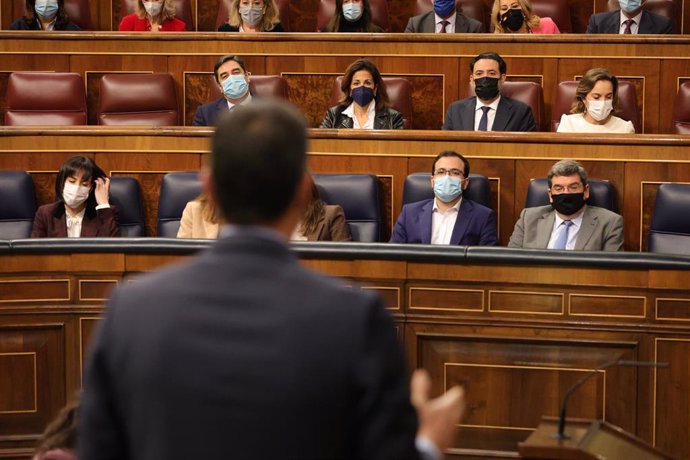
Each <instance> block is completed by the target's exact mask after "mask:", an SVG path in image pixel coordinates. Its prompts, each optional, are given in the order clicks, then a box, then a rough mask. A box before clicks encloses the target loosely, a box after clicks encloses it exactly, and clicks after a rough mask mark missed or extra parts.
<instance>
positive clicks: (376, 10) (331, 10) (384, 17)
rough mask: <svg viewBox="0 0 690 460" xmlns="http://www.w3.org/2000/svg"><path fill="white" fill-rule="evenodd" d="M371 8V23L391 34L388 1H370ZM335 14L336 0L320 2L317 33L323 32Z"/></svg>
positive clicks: (322, 0) (321, 0) (320, 0)
mask: <svg viewBox="0 0 690 460" xmlns="http://www.w3.org/2000/svg"><path fill="white" fill-rule="evenodd" d="M369 6H370V7H371V22H373V23H374V24H376V25H377V26H379V27H380V28H382V29H383V31H384V32H390V30H391V25H390V21H389V20H388V2H387V0H369ZM334 14H335V0H319V9H318V11H317V13H316V31H317V32H319V31H321V30H323V29H324V28H325V27H326V26H327V25H328V21H330V20H331V18H332V17H333V15H334Z"/></svg>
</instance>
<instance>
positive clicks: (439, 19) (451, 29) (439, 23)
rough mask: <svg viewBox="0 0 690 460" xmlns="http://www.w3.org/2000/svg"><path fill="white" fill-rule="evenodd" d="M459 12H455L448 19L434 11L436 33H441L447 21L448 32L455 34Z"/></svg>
mask: <svg viewBox="0 0 690 460" xmlns="http://www.w3.org/2000/svg"><path fill="white" fill-rule="evenodd" d="M456 15H457V13H453V14H451V15H450V17H449V18H448V19H443V18H442V17H441V16H439V15H438V14H436V13H434V17H435V18H436V33H437V34H438V33H441V29H443V24H442V22H443V21H447V22H448V24H446V33H447V34H454V33H455V16H456Z"/></svg>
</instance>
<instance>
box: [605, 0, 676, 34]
mask: <svg viewBox="0 0 690 460" xmlns="http://www.w3.org/2000/svg"><path fill="white" fill-rule="evenodd" d="M607 7H608V11H616V10H619V9H620V4H619V3H618V0H609V1H608V2H607ZM642 8H644V9H645V10H646V11H649V12H650V13H654V14H658V15H660V16H664V17H667V18H669V19H670V20H671V23H672V24H673V32H672V33H674V34H677V33H680V26H681V21H682V18H683V15H682V14H679V10H680V2H679V1H677V0H647V1H646V2H644V4H643V5H642Z"/></svg>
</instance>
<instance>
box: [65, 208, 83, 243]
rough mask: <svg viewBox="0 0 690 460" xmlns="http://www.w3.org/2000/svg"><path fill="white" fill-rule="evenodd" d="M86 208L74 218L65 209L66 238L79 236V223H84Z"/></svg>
mask: <svg viewBox="0 0 690 460" xmlns="http://www.w3.org/2000/svg"><path fill="white" fill-rule="evenodd" d="M85 213H86V208H84V209H82V210H81V212H79V213H77V214H75V215H74V216H73V215H71V214H70V213H69V211H67V209H65V222H66V223H67V238H79V237H80V236H81V223H82V222H83V221H84V214H85Z"/></svg>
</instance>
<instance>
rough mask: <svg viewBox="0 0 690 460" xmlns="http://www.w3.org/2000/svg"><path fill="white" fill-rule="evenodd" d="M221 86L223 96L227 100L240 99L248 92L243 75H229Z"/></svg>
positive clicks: (247, 85)
mask: <svg viewBox="0 0 690 460" xmlns="http://www.w3.org/2000/svg"><path fill="white" fill-rule="evenodd" d="M222 84H223V94H225V97H227V98H228V99H240V98H242V97H244V95H245V94H247V91H249V83H247V80H246V79H245V78H244V75H230V76H229V77H228V78H226V79H225V80H223V83H222Z"/></svg>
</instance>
